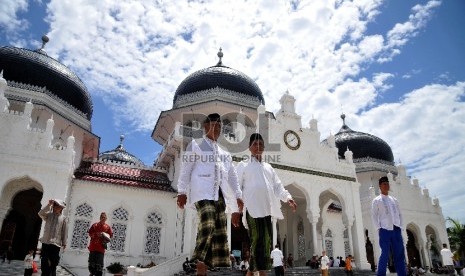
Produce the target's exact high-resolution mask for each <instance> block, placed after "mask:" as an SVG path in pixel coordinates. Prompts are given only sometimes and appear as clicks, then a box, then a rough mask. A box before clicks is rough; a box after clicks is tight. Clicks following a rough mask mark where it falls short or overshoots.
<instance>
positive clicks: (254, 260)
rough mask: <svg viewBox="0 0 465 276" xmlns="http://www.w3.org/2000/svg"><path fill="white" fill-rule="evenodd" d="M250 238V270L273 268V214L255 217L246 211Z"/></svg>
mask: <svg viewBox="0 0 465 276" xmlns="http://www.w3.org/2000/svg"><path fill="white" fill-rule="evenodd" d="M246 218H247V224H248V226H249V238H250V261H249V264H250V266H249V270H250V271H256V270H270V269H271V256H270V255H271V239H272V238H273V230H272V224H271V216H266V217H263V218H253V217H251V216H250V215H249V212H246Z"/></svg>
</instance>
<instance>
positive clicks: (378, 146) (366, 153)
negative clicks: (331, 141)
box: [334, 114, 394, 164]
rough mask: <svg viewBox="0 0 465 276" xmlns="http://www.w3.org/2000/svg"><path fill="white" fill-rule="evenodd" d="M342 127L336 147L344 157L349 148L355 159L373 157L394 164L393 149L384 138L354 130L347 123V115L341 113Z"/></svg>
mask: <svg viewBox="0 0 465 276" xmlns="http://www.w3.org/2000/svg"><path fill="white" fill-rule="evenodd" d="M341 119H342V127H341V129H340V130H339V132H338V133H336V135H334V136H335V140H336V147H337V148H338V154H339V156H341V157H342V158H344V152H345V151H346V150H347V149H349V150H350V151H352V153H353V159H354V161H355V160H357V159H361V158H371V159H375V160H381V161H385V162H387V163H389V164H394V155H393V154H392V149H391V147H390V146H389V145H388V143H386V142H385V141H384V140H382V139H381V138H379V137H376V136H374V135H371V134H368V133H364V132H359V131H354V130H352V129H350V128H349V127H348V126H347V125H346V123H345V115H344V114H342V115H341Z"/></svg>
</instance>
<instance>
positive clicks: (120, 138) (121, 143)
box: [116, 134, 124, 150]
mask: <svg viewBox="0 0 465 276" xmlns="http://www.w3.org/2000/svg"><path fill="white" fill-rule="evenodd" d="M123 141H124V135H123V134H121V135H120V136H119V145H118V146H117V147H116V149H118V150H124V147H123Z"/></svg>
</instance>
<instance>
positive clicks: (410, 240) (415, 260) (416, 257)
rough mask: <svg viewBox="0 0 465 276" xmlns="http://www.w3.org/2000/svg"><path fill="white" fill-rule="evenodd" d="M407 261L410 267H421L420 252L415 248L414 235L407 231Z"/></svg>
mask: <svg viewBox="0 0 465 276" xmlns="http://www.w3.org/2000/svg"><path fill="white" fill-rule="evenodd" d="M407 260H408V263H409V264H410V266H411V267H421V259H420V251H419V250H418V248H417V241H416V238H415V233H413V232H412V231H410V230H409V229H407Z"/></svg>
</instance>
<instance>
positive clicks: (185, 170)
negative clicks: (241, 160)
mask: <svg viewBox="0 0 465 276" xmlns="http://www.w3.org/2000/svg"><path fill="white" fill-rule="evenodd" d="M220 187H221V190H222V192H223V197H224V199H225V202H226V205H227V212H237V211H238V207H237V202H236V199H237V198H242V192H241V190H240V187H239V184H238V182H237V174H236V170H235V167H234V165H233V164H232V158H231V155H230V154H229V153H228V152H227V151H225V150H223V149H222V148H221V147H220V146H219V145H218V144H217V143H216V142H215V141H213V140H211V139H209V138H208V137H206V136H204V137H203V139H200V140H198V141H197V140H192V142H191V143H190V144H189V145H188V146H187V148H186V151H185V152H184V154H183V156H182V160H181V172H180V174H179V180H178V193H179V194H185V195H187V200H188V202H187V203H188V205H189V206H193V204H194V203H196V202H197V201H200V200H204V199H206V200H218V190H219V188H220Z"/></svg>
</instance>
